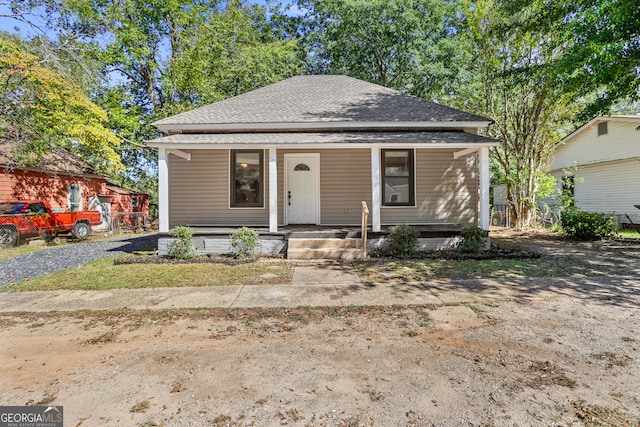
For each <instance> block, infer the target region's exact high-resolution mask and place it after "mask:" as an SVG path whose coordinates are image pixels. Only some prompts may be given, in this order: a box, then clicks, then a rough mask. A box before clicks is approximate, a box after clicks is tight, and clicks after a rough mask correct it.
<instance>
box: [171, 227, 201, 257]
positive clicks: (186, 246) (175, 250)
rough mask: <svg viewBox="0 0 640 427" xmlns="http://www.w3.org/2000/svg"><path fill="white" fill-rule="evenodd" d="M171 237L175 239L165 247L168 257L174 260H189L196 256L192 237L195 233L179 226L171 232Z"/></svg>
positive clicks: (188, 228)
mask: <svg viewBox="0 0 640 427" xmlns="http://www.w3.org/2000/svg"><path fill="white" fill-rule="evenodd" d="M170 234H171V237H175V240H172V241H171V242H169V244H168V245H167V249H168V252H169V256H170V257H171V258H176V259H191V258H193V257H194V256H196V250H195V247H194V241H193V235H194V234H195V231H194V230H193V229H192V228H190V227H185V226H180V227H176V228H174V229H173V231H171V233H170Z"/></svg>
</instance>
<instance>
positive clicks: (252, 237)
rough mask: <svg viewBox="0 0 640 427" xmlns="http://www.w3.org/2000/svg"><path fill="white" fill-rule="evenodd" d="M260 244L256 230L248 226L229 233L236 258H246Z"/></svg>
mask: <svg viewBox="0 0 640 427" xmlns="http://www.w3.org/2000/svg"><path fill="white" fill-rule="evenodd" d="M258 246H260V240H259V239H258V232H257V231H255V230H254V229H252V228H249V227H241V228H238V229H237V230H236V231H234V232H233V233H232V234H231V247H232V248H233V249H234V255H235V257H236V258H246V257H248V256H250V255H252V254H253V253H254V251H255V250H256V249H257V248H258Z"/></svg>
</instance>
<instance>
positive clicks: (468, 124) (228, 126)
mask: <svg viewBox="0 0 640 427" xmlns="http://www.w3.org/2000/svg"><path fill="white" fill-rule="evenodd" d="M492 123H493V121H492V120H483V121H471V120H469V121H421V122H415V121H375V122H362V121H357V122H356V121H349V122H338V121H326V122H295V123H287V122H281V123H211V124H207V123H188V124H186V123H158V122H156V123H152V125H153V126H155V127H156V128H158V129H159V130H160V131H162V132H163V133H166V134H167V133H180V132H183V131H200V132H256V131H275V130H278V131H287V130H290V131H303V130H304V131H315V130H348V129H365V128H366V129H368V130H379V129H397V128H404V129H434V128H441V129H459V128H478V129H481V128H486V127H488V126H489V125H490V124H492Z"/></svg>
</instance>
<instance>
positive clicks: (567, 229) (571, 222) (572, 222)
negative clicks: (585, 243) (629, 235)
mask: <svg viewBox="0 0 640 427" xmlns="http://www.w3.org/2000/svg"><path fill="white" fill-rule="evenodd" d="M560 222H561V224H562V231H563V232H564V234H565V236H567V237H569V238H570V239H575V240H597V239H603V240H604V239H610V238H612V237H615V236H616V234H617V233H616V223H615V220H614V218H613V217H612V216H610V215H605V214H602V213H597V212H583V211H580V210H578V209H568V210H566V211H564V212H562V215H561V216H560Z"/></svg>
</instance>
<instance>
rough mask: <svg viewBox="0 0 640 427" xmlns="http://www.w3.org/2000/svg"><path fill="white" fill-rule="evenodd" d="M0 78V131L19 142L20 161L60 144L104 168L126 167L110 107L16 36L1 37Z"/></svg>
mask: <svg viewBox="0 0 640 427" xmlns="http://www.w3.org/2000/svg"><path fill="white" fill-rule="evenodd" d="M0 81H2V82H3V84H2V86H1V87H0V110H1V111H2V114H1V117H0V137H3V139H6V140H9V141H11V142H14V143H16V144H17V145H18V147H19V148H18V149H17V150H16V152H15V153H14V155H15V157H16V158H17V160H18V163H21V164H24V165H30V164H33V163H37V162H38V160H39V159H40V158H41V156H43V155H44V154H46V153H48V152H49V151H51V150H53V149H54V147H56V146H58V147H63V148H65V149H67V150H69V151H71V152H73V153H74V154H77V155H79V156H80V157H81V158H83V159H84V160H85V161H86V162H87V163H88V164H89V165H91V166H92V167H93V168H95V169H96V170H98V171H100V172H107V173H115V172H118V171H120V170H122V169H123V166H122V163H121V162H120V157H119V156H118V153H117V151H116V150H117V148H118V147H119V145H120V142H121V141H120V139H119V138H118V137H117V136H116V135H115V134H114V133H113V132H112V131H111V129H110V128H109V127H108V118H107V113H106V112H105V111H104V110H103V109H102V108H100V107H99V106H98V105H96V104H95V103H93V102H91V100H90V99H89V97H88V96H87V94H86V93H85V91H84V90H83V88H81V87H80V86H78V85H77V84H75V83H74V82H73V81H72V80H70V79H68V78H67V77H66V76H64V75H62V74H61V73H59V72H58V71H56V70H54V69H52V68H47V67H44V66H42V65H41V60H40V58H38V57H37V56H35V55H33V54H31V53H29V52H27V51H26V50H25V48H24V46H23V45H21V44H20V43H19V42H18V41H16V40H15V39H10V38H0Z"/></svg>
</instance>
